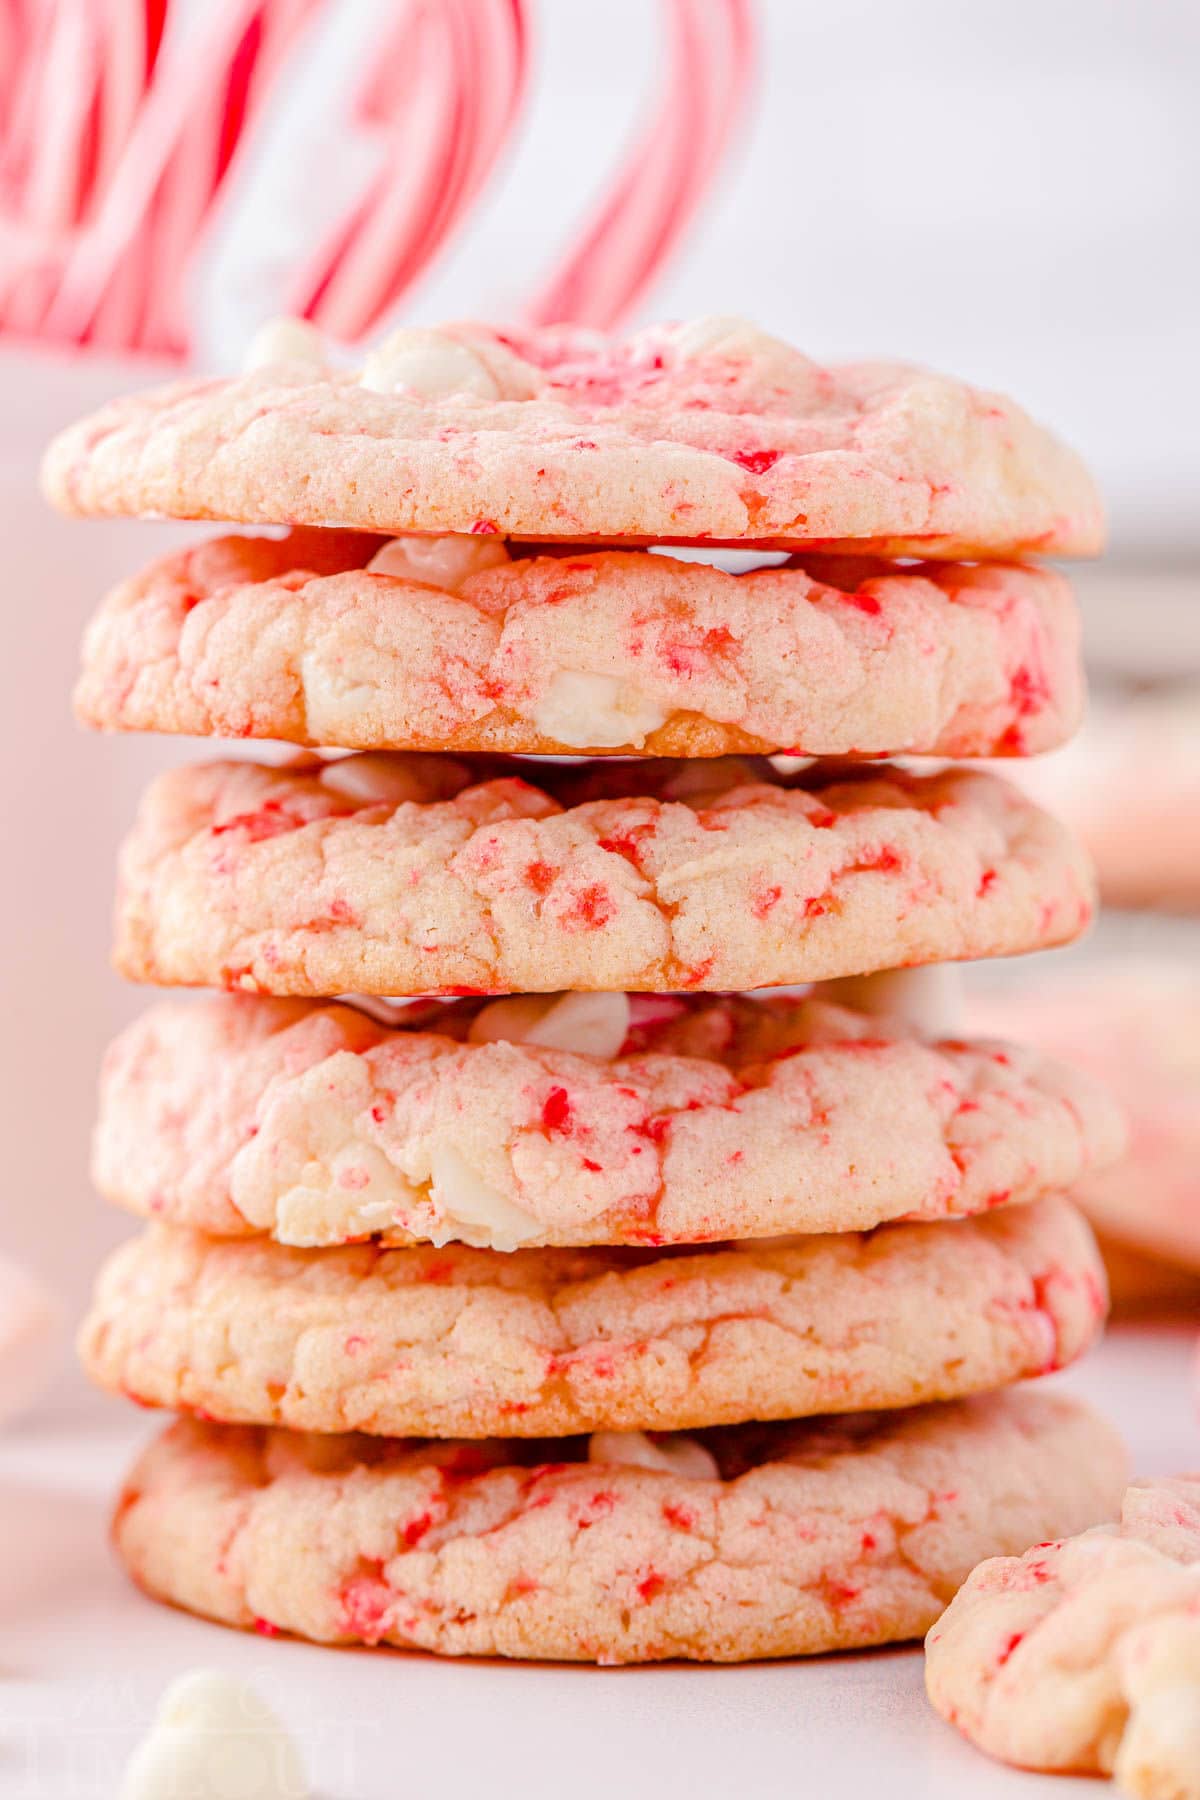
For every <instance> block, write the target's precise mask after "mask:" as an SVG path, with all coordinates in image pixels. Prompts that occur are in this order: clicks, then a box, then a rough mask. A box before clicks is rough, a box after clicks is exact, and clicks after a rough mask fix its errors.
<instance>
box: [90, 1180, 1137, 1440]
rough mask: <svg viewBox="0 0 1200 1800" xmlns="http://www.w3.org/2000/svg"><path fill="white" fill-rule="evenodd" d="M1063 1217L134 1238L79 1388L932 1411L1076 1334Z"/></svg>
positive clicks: (238, 1396)
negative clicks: (533, 1238)
mask: <svg viewBox="0 0 1200 1800" xmlns="http://www.w3.org/2000/svg"><path fill="white" fill-rule="evenodd" d="M1105 1310H1106V1294H1105V1289H1104V1277H1103V1267H1102V1264H1101V1262H1100V1258H1099V1254H1098V1252H1097V1250H1096V1247H1095V1243H1094V1241H1093V1239H1092V1235H1091V1232H1090V1231H1089V1229H1088V1227H1087V1226H1086V1224H1085V1223H1084V1221H1083V1219H1082V1218H1081V1217H1080V1215H1079V1214H1078V1213H1077V1212H1075V1210H1074V1209H1073V1208H1072V1207H1071V1205H1070V1204H1069V1202H1067V1201H1065V1200H1061V1199H1048V1200H1041V1201H1037V1202H1036V1203H1034V1204H1033V1205H1032V1206H1027V1207H1024V1206H1023V1207H1011V1208H1007V1209H1005V1210H1004V1211H1002V1212H998V1213H994V1214H991V1215H988V1216H987V1217H985V1218H981V1219H964V1220H955V1221H949V1222H946V1221H943V1222H941V1223H939V1224H935V1225H914V1224H903V1225H883V1226H880V1227H879V1228H878V1230H876V1231H874V1232H871V1233H857V1232H842V1233H839V1234H837V1235H836V1236H830V1237H800V1238H790V1239H783V1240H779V1239H768V1240H766V1241H764V1242H761V1243H746V1244H741V1245H738V1246H735V1247H715V1248H712V1249H706V1250H697V1251H689V1252H678V1253H667V1254H665V1255H664V1254H663V1253H661V1252H654V1251H638V1250H603V1249H592V1250H517V1251H514V1252H513V1253H512V1254H511V1255H508V1256H504V1255H501V1254H499V1253H498V1252H497V1251H495V1250H473V1249H468V1248H466V1247H464V1246H458V1245H455V1246H448V1247H447V1248H445V1249H441V1250H435V1249H431V1248H428V1247H422V1248H419V1249H404V1250H381V1249H378V1248H377V1247H376V1246H374V1245H355V1246H351V1247H348V1248H345V1249H337V1250H292V1249H287V1248H285V1247H284V1246H282V1245H279V1244H272V1243H270V1242H268V1241H267V1240H265V1239H262V1238H253V1239H244V1240H240V1241H238V1240H229V1239H222V1238H207V1237H204V1236H202V1235H201V1234H200V1233H198V1232H192V1231H187V1230H185V1229H183V1228H181V1227H178V1226H168V1225H159V1226H152V1227H150V1229H149V1230H148V1231H147V1232H146V1233H145V1234H144V1235H143V1236H141V1237H138V1238H135V1239H134V1240H133V1241H132V1242H131V1243H129V1244H126V1245H124V1246H123V1247H122V1248H121V1249H120V1250H118V1251H117V1252H116V1254H115V1255H114V1256H113V1257H112V1258H110V1260H109V1262H108V1263H107V1264H106V1265H105V1268H104V1269H103V1270H102V1272H101V1275H100V1278H99V1281H98V1283H97V1288H96V1293H95V1297H94V1300H93V1304H92V1309H91V1312H90V1314H89V1316H88V1318H87V1320H86V1321H85V1323H84V1326H83V1328H82V1331H81V1335H80V1353H81V1355H82V1357H83V1361H84V1365H85V1367H86V1368H87V1370H88V1372H89V1373H90V1374H91V1375H92V1377H93V1378H94V1379H95V1380H96V1381H97V1382H99V1383H100V1384H101V1385H102V1386H104V1387H107V1388H111V1389H115V1390H119V1391H121V1392H124V1393H126V1394H129V1395H132V1396H133V1397H134V1398H135V1399H137V1400H139V1401H142V1402H143V1403H146V1404H149V1405H157V1406H173V1407H176V1408H178V1409H180V1410H182V1411H194V1412H198V1413H200V1414H201V1415H202V1416H203V1417H205V1418H211V1419H219V1420H222V1421H225V1422H227V1423H231V1424H251V1425H287V1426H290V1427H292V1428H293V1429H296V1430H301V1431H367V1432H370V1433H372V1434H374V1435H383V1436H400V1437H408V1436H414V1435H420V1436H434V1437H491V1436H495V1435H498V1434H503V1435H506V1436H515V1437H549V1436H559V1435H563V1434H566V1433H574V1432H586V1431H600V1430H618V1431H619V1430H624V1429H628V1428H635V1427H636V1428H639V1429H641V1428H645V1429H653V1430H660V1431H670V1430H686V1429H688V1428H690V1427H692V1426H701V1425H717V1424H732V1423H738V1422H740V1421H742V1420H744V1419H751V1418H759V1419H783V1418H799V1417H801V1416H808V1415H810V1414H813V1413H824V1412H856V1411H863V1410H865V1409H867V1408H870V1407H894V1406H910V1405H913V1404H916V1403H919V1402H922V1401H926V1400H945V1399H954V1398H956V1397H957V1396H959V1395H961V1394H969V1393H978V1392H982V1391H983V1390H985V1389H988V1388H995V1387H1000V1386H1002V1385H1003V1384H1004V1383H1006V1382H1010V1381H1015V1380H1020V1379H1021V1378H1022V1377H1024V1376H1027V1375H1037V1374H1043V1373H1045V1372H1047V1371H1048V1370H1050V1369H1054V1368H1058V1367H1061V1366H1062V1365H1063V1364H1064V1363H1068V1362H1070V1361H1072V1360H1073V1359H1074V1358H1075V1357H1076V1356H1078V1355H1079V1354H1080V1353H1081V1352H1082V1351H1083V1350H1084V1349H1085V1348H1086V1347H1087V1345H1088V1344H1089V1343H1090V1342H1091V1341H1092V1339H1093V1337H1094V1336H1095V1335H1096V1332H1097V1331H1098V1329H1099V1325H1100V1322H1101V1320H1102V1319H1103V1317H1104V1313H1105Z"/></svg>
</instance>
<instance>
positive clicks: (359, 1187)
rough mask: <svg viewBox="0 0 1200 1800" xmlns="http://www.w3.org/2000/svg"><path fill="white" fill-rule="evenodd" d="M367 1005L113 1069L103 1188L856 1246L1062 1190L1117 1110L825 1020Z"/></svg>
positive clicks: (98, 1167)
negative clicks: (829, 1240) (831, 1235)
mask: <svg viewBox="0 0 1200 1800" xmlns="http://www.w3.org/2000/svg"><path fill="white" fill-rule="evenodd" d="M394 1016H395V1024H394V1025H388V1024H386V1023H383V1022H380V1021H379V1020H377V1019H373V1018H371V1017H369V1016H368V1015H367V1014H365V1013H364V1012H361V1011H359V1010H357V1009H355V1008H351V1007H348V1006H321V1005H311V1004H309V1003H307V1002H305V1001H297V1000H267V999H259V998H256V997H252V996H250V995H244V994H238V995H226V996H221V997H218V998H214V999H212V1000H209V1001H206V1002H205V1003H204V1004H202V1005H200V1006H181V1005H164V1006H158V1007H155V1008H154V1009H153V1010H152V1011H150V1012H148V1013H146V1014H145V1015H144V1016H143V1017H142V1018H140V1019H138V1020H136V1021H135V1022H134V1023H133V1024H132V1025H130V1026H129V1027H128V1028H127V1029H126V1030H125V1031H124V1032H122V1034H121V1036H120V1037H119V1038H118V1039H117V1040H116V1041H115V1043H114V1044H113V1045H112V1046H111V1048H110V1050H109V1052H108V1055H107V1057H106V1059H105V1064H104V1072H103V1076H102V1079H101V1088H100V1112H99V1120H98V1123H97V1128H96V1135H95V1139H94V1154H93V1174H94V1177H95V1181H96V1185H97V1187H98V1188H99V1189H100V1191H101V1192H102V1193H103V1194H105V1195H106V1196H107V1197H108V1198H109V1199H110V1200H113V1201H116V1202H117V1203H118V1204H120V1205H123V1206H127V1207H129V1208H130V1209H131V1210H132V1211H134V1212H137V1213H141V1214H143V1215H146V1216H149V1217H155V1218H159V1219H166V1220H171V1221H173V1222H175V1223H180V1224H186V1225H191V1226H195V1227H197V1228H198V1229H200V1230H202V1231H206V1232H210V1233H212V1234H214V1235H217V1236H232V1237H237V1236H244V1235H246V1234H248V1233H254V1232H266V1233H268V1234H269V1235H270V1236H271V1237H273V1238H275V1239H276V1240H277V1241H278V1242H280V1243H284V1244H293V1245H308V1246H315V1245H330V1244H339V1243H345V1242H348V1241H350V1240H352V1239H355V1238H362V1237H370V1236H372V1235H377V1236H379V1237H380V1238H381V1239H382V1240H383V1241H385V1242H390V1243H397V1244H400V1243H408V1242H413V1241H424V1240H428V1241H430V1242H432V1243H435V1244H442V1243H446V1242H449V1241H451V1240H457V1241H460V1242H465V1243H470V1244H476V1245H480V1246H491V1247H492V1248H495V1249H500V1250H512V1249H515V1248H516V1247H517V1246H518V1245H534V1244H538V1245H546V1244H554V1245H561V1246H571V1245H582V1244H623V1243H624V1244H674V1243H702V1242H711V1241H712V1240H714V1239H721V1238H753V1237H767V1236H771V1235H772V1234H775V1233H779V1232H826V1231H856V1230H863V1229H868V1228H870V1227H872V1226H874V1225H878V1224H880V1223H882V1222H883V1221H885V1220H888V1219H896V1218H901V1217H904V1218H917V1219H937V1218H946V1217H952V1216H956V1215H965V1214H971V1213H977V1212H983V1211H987V1210H989V1209H990V1208H992V1207H996V1206H1000V1205H1003V1204H1005V1203H1007V1202H1010V1201H1027V1200H1032V1199H1035V1198H1037V1197H1038V1196H1039V1195H1040V1194H1044V1193H1047V1192H1049V1191H1051V1190H1054V1189H1059V1190H1062V1189H1066V1188H1069V1187H1070V1186H1071V1185H1072V1183H1073V1182H1075V1181H1076V1180H1077V1179H1078V1178H1079V1177H1080V1176H1081V1174H1083V1172H1084V1171H1090V1170H1091V1169H1093V1168H1094V1167H1095V1166H1096V1165H1097V1164H1103V1163H1105V1162H1107V1161H1111V1160H1112V1159H1113V1158H1115V1157H1116V1156H1117V1155H1119V1153H1120V1150H1121V1147H1122V1143H1123V1130H1122V1124H1121V1119H1120V1114H1119V1112H1118V1110H1117V1108H1116V1107H1115V1105H1114V1104H1113V1103H1112V1102H1111V1101H1110V1100H1109V1098H1108V1096H1107V1095H1106V1094H1105V1092H1104V1090H1103V1089H1102V1088H1099V1087H1094V1086H1093V1085H1092V1084H1091V1083H1090V1082H1088V1081H1087V1080H1084V1079H1081V1078H1080V1077H1079V1076H1077V1075H1076V1074H1075V1072H1074V1071H1073V1070H1072V1069H1071V1067H1070V1066H1069V1065H1062V1064H1058V1063H1054V1062H1050V1061H1048V1060H1046V1059H1042V1058H1039V1057H1037V1056H1034V1055H1031V1054H1030V1053H1029V1052H1028V1051H1026V1050H1023V1049H1021V1048H1018V1047H1016V1046H1013V1045H1007V1044H1005V1045H1001V1044H997V1043H994V1042H983V1041H981V1042H978V1043H975V1044H966V1043H960V1042H947V1043H935V1042H926V1041H923V1040H922V1039H921V1038H919V1037H916V1036H913V1035H909V1034H905V1033H904V1032H903V1031H902V1030H897V1028H895V1027H894V1026H890V1025H885V1026H883V1027H881V1026H880V1023H879V1021H878V1020H874V1019H869V1018H866V1017H864V1016H863V1015H861V1014H855V1013H852V1012H848V1011H846V1010H845V1009H844V1008H842V1007H833V1006H829V1005H827V1004H823V1003H821V1002H819V1001H815V1000H807V1001H806V1000H795V999H784V998H779V997H775V998H769V999H768V998H763V999H757V1000H754V999H749V998H741V997H735V996H731V995H720V996H717V997H715V998H712V999H707V998H704V999H702V998H700V997H696V996H693V997H690V998H685V997H682V996H676V997H665V996H663V997H660V996H657V995H654V996H645V995H632V996H628V997H627V996H626V995H624V994H569V995H564V996H549V997H545V998H538V999H534V998H525V997H521V998H516V999H510V1000H493V1001H490V1002H487V1003H482V1004H481V1003H480V1002H479V1001H471V1000H456V1001H448V1002H429V1003H424V1004H420V1003H418V1004H417V1005H415V1006H412V1007H407V1008H405V1007H397V1008H396V1009H395V1015H394Z"/></svg>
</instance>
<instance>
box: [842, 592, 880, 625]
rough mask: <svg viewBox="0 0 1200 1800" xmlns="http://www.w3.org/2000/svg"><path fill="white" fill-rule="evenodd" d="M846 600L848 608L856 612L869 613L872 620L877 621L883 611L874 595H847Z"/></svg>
mask: <svg viewBox="0 0 1200 1800" xmlns="http://www.w3.org/2000/svg"><path fill="white" fill-rule="evenodd" d="M844 598H845V602H846V605H847V606H852V607H854V609H855V611H856V612H860V613H867V614H868V615H869V617H870V618H872V619H877V618H878V617H879V615H880V613H881V612H882V611H883V607H882V606H881V605H880V603H879V601H878V600H877V599H876V598H875V596H874V594H846V595H845V596H844Z"/></svg>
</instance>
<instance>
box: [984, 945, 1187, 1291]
mask: <svg viewBox="0 0 1200 1800" xmlns="http://www.w3.org/2000/svg"><path fill="white" fill-rule="evenodd" d="M971 1016H972V1018H973V1020H974V1021H975V1022H976V1023H977V1024H978V1025H979V1027H980V1028H982V1029H986V1030H1001V1029H1003V1030H1007V1031H1013V1032H1015V1033H1018V1034H1019V1035H1020V1036H1021V1038H1022V1039H1025V1038H1028V1039H1030V1040H1031V1041H1032V1042H1033V1043H1034V1044H1036V1045H1038V1046H1039V1047H1040V1048H1041V1049H1042V1050H1043V1051H1044V1052H1046V1053H1047V1054H1050V1055H1056V1056H1058V1055H1061V1056H1063V1057H1065V1058H1067V1059H1069V1060H1070V1061H1071V1062H1072V1063H1073V1064H1077V1065H1078V1067H1079V1068H1080V1069H1081V1070H1084V1071H1086V1072H1087V1073H1089V1074H1091V1075H1092V1076H1093V1077H1094V1079H1095V1080H1097V1081H1100V1082H1103V1084H1104V1085H1105V1087H1106V1088H1108V1089H1109V1090H1110V1092H1112V1093H1113V1094H1114V1095H1116V1096H1117V1097H1118V1099H1119V1100H1120V1103H1121V1107H1122V1110H1123V1111H1124V1112H1125V1114H1126V1115H1127V1117H1128V1120H1129V1127H1130V1141H1129V1154H1128V1156H1127V1157H1126V1158H1125V1159H1124V1160H1123V1161H1122V1162H1120V1163H1119V1164H1117V1165H1115V1166H1111V1167H1109V1168H1106V1169H1103V1170H1101V1169H1092V1170H1088V1171H1087V1172H1086V1174H1085V1175H1084V1177H1083V1179H1082V1180H1081V1182H1080V1183H1079V1194H1078V1197H1079V1200H1080V1203H1081V1204H1082V1205H1083V1206H1084V1207H1085V1208H1086V1210H1087V1212H1088V1215H1089V1217H1090V1218H1091V1219H1092V1220H1093V1222H1094V1224H1095V1225H1096V1227H1097V1229H1098V1230H1100V1231H1102V1232H1103V1233H1104V1235H1105V1237H1106V1238H1107V1239H1110V1240H1111V1241H1112V1242H1113V1243H1114V1244H1115V1245H1118V1246H1121V1247H1123V1248H1125V1249H1127V1250H1133V1251H1137V1252H1140V1253H1141V1254H1143V1255H1145V1256H1149V1257H1152V1258H1155V1259H1158V1260H1159V1261H1161V1262H1164V1263H1167V1264H1171V1265H1173V1266H1175V1267H1177V1268H1182V1269H1189V1270H1193V1271H1196V1272H1197V1273H1200V975H1197V973H1196V972H1195V970H1194V969H1193V968H1190V967H1189V966H1188V964H1187V963H1186V961H1185V960H1184V959H1183V958H1182V957H1176V958H1169V957H1166V956H1152V955H1148V954H1144V953H1143V954H1132V955H1131V954H1126V955H1123V956H1120V957H1110V958H1106V959H1104V960H1103V961H1100V962H1097V963H1094V964H1092V965H1090V966H1088V967H1086V968H1084V969H1081V970H1076V971H1073V972H1069V973H1067V974H1060V975H1059V976H1058V977H1057V978H1056V979H1052V980H1041V981H1039V982H1038V983H1037V986H1036V989H1035V990H1032V991H1031V990H1030V989H1028V988H1025V987H1023V986H1022V987H1020V988H1018V989H1016V990H1015V991H1013V992H1012V993H1006V994H988V995H986V996H985V995H980V996H978V997H977V998H976V999H975V1001H974V1002H973V1003H972V1007H971Z"/></svg>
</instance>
